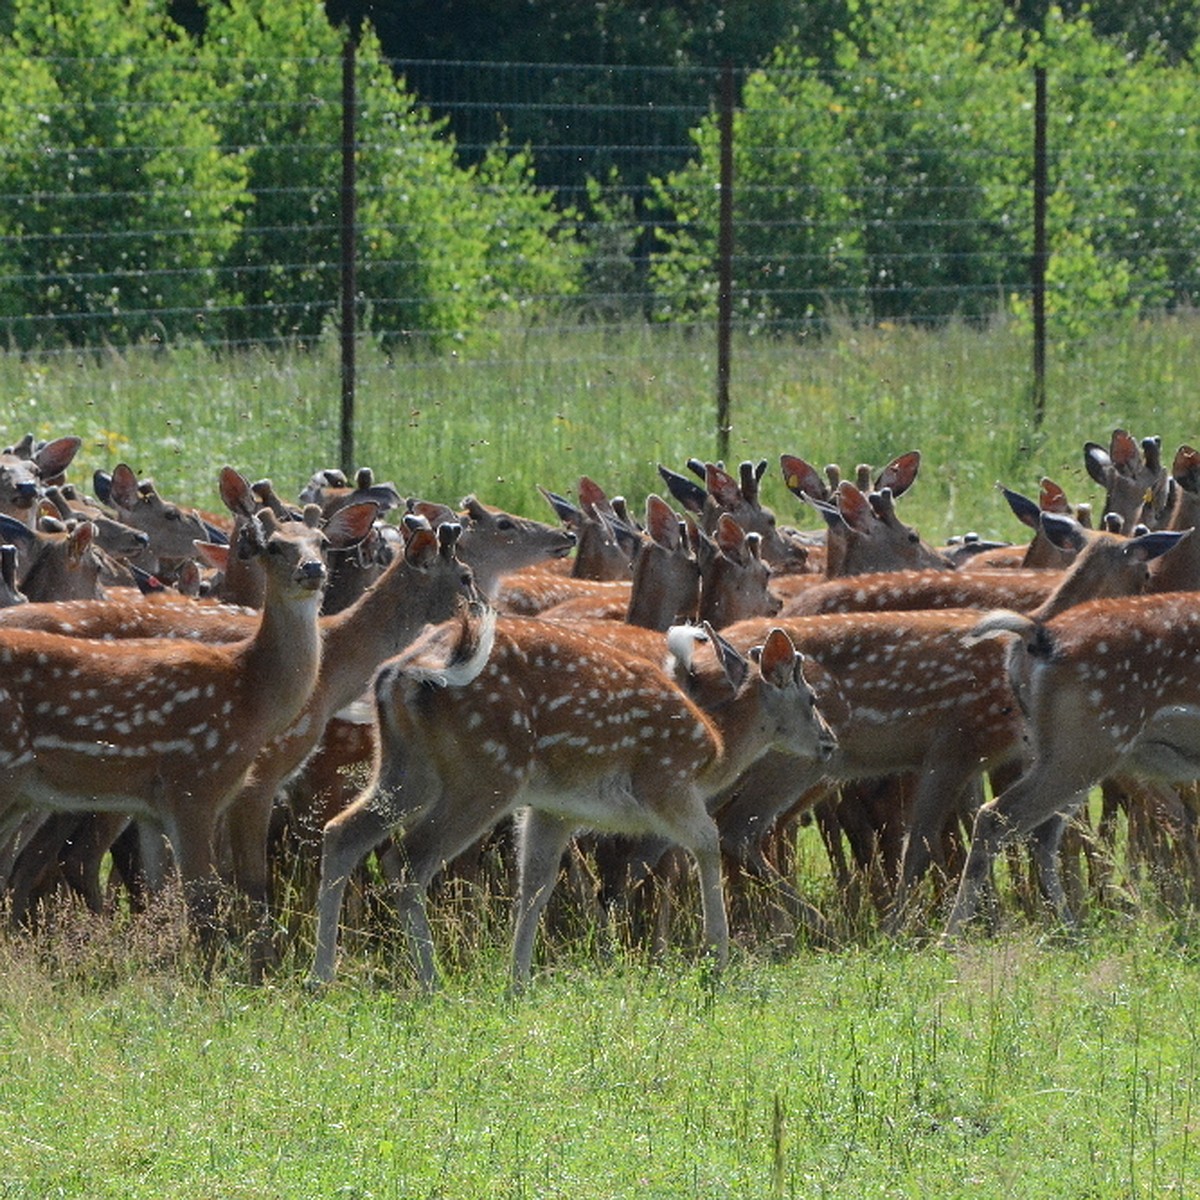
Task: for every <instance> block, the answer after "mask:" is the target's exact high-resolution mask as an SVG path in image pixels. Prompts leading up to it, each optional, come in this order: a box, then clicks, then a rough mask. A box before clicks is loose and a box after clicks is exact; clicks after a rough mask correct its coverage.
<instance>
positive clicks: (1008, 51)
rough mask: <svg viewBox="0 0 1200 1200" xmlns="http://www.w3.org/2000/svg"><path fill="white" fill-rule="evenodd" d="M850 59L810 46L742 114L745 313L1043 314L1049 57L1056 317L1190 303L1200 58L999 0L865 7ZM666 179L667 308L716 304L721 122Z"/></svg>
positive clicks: (748, 93)
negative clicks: (816, 52) (1137, 51)
mask: <svg viewBox="0 0 1200 1200" xmlns="http://www.w3.org/2000/svg"><path fill="white" fill-rule="evenodd" d="M839 46H840V49H839V53H838V60H837V70H835V71H821V70H819V69H818V64H816V63H815V62H812V61H810V60H808V59H806V58H805V57H804V55H803V54H802V52H801V49H800V48H799V46H798V44H795V43H793V44H791V45H790V46H785V47H783V48H781V49H780V51H779V52H778V53H777V55H776V56H775V58H774V59H773V61H772V63H771V64H770V66H769V68H768V69H766V70H764V71H762V72H757V73H754V74H752V75H750V76H749V77H748V79H747V81H746V84H745V87H744V89H743V94H742V98H741V107H740V109H739V111H738V113H737V116H736V118H735V124H734V158H735V183H734V198H735V228H736V242H737V249H736V266H735V274H736V281H735V291H736V295H737V297H738V301H739V304H740V305H741V307H740V309H739V310H738V311H739V312H740V314H741V315H742V316H743V317H744V318H745V320H746V324H747V327H750V328H753V327H755V325H756V324H757V325H763V324H770V323H771V322H773V321H778V320H786V321H789V322H804V321H807V320H809V319H810V318H812V317H813V316H814V315H816V316H822V315H826V314H828V313H831V312H832V313H843V314H848V315H851V316H858V317H866V318H870V319H875V320H880V319H895V318H905V319H918V320H928V319H934V320H944V319H946V318H948V317H951V316H963V317H967V318H972V319H976V318H981V317H987V316H989V315H990V314H993V313H995V312H996V311H998V310H999V309H1001V308H1002V306H1003V305H1004V304H1005V303H1008V304H1010V305H1011V307H1012V310H1013V311H1014V312H1015V313H1016V314H1017V315H1018V316H1019V317H1022V318H1025V317H1026V316H1027V315H1028V307H1029V302H1028V283H1029V274H1028V263H1029V258H1030V255H1031V253H1032V250H1033V245H1032V243H1033V223H1032V186H1033V185H1032V173H1033V113H1032V107H1033V85H1034V73H1033V67H1034V65H1035V64H1042V65H1045V66H1046V67H1047V71H1048V75H1049V79H1050V99H1049V110H1050V131H1049V138H1048V141H1049V154H1050V158H1051V195H1050V198H1049V203H1048V230H1049V239H1048V240H1049V247H1050V258H1049V263H1048V267H1047V279H1048V284H1049V287H1050V297H1049V302H1048V311H1049V312H1050V314H1051V316H1052V318H1054V319H1055V322H1056V324H1055V332H1056V334H1058V335H1059V336H1062V337H1071V336H1078V335H1079V334H1080V333H1082V332H1084V331H1086V330H1089V329H1092V328H1095V327H1097V326H1099V325H1106V324H1111V322H1112V321H1113V320H1114V319H1115V320H1126V321H1127V320H1129V319H1131V318H1133V317H1136V316H1137V315H1138V314H1140V313H1145V312H1148V311H1155V310H1161V309H1164V308H1171V307H1173V306H1175V305H1177V304H1180V303H1184V304H1186V303H1190V297H1192V296H1194V294H1195V289H1196V284H1197V282H1200V281H1197V273H1198V272H1200V241H1198V237H1200V216H1198V215H1197V214H1200V196H1198V195H1197V188H1198V187H1200V172H1198V171H1197V170H1196V166H1197V162H1198V160H1200V145H1198V143H1197V137H1198V136H1200V135H1198V134H1197V130H1196V125H1195V122H1194V120H1192V119H1190V117H1189V112H1190V111H1192V110H1194V105H1195V97H1196V94H1197V83H1198V82H1200V81H1198V79H1197V74H1196V70H1195V68H1194V67H1192V66H1191V65H1190V64H1184V65H1179V66H1172V65H1170V64H1169V63H1168V62H1166V61H1165V60H1164V59H1163V58H1162V57H1161V56H1159V55H1158V54H1156V53H1155V52H1154V51H1153V49H1147V50H1146V51H1145V52H1143V53H1142V54H1141V55H1140V56H1131V55H1128V54H1125V53H1123V52H1122V51H1121V50H1120V49H1119V48H1118V47H1117V46H1116V45H1114V44H1113V43H1112V42H1107V41H1104V40H1103V39H1101V38H1100V37H1098V36H1097V35H1096V33H1095V31H1094V29H1093V27H1092V25H1091V24H1089V23H1088V22H1087V21H1086V20H1084V19H1082V18H1080V19H1076V20H1071V21H1068V20H1065V19H1064V18H1063V17H1062V15H1061V14H1060V13H1058V12H1057V11H1053V12H1052V13H1051V15H1050V18H1049V19H1048V21H1047V23H1046V31H1045V34H1044V37H1043V36H1041V35H1036V36H1035V35H1031V34H1030V33H1029V32H1028V31H1027V30H1024V29H1022V28H1021V27H1020V26H1019V25H1018V23H1017V22H1016V21H1015V20H1014V19H1013V16H1012V14H1011V12H1010V10H1009V8H1008V7H1007V6H1006V5H1005V4H1003V3H1001V2H1000V0H991V2H990V3H984V4H978V3H968V2H967V0H923V2H922V3H916V4H913V3H908V2H904V3H901V2H899V0H880V2H878V3H874V4H871V5H863V6H861V7H858V8H856V9H855V10H854V13H853V14H852V16H851V18H850V20H849V22H848V24H847V27H846V29H845V31H844V33H843V34H842V35H841V37H840V39H839ZM695 144H696V153H695V157H694V159H693V162H692V163H691V164H689V165H688V166H687V167H685V168H683V169H681V170H679V171H676V172H673V173H672V174H670V175H668V176H667V177H666V178H665V179H664V180H662V181H660V182H659V183H658V185H657V187H658V197H659V201H660V205H661V207H662V209H663V210H664V212H665V216H664V219H663V221H662V225H661V242H662V247H661V251H660V253H659V254H658V256H657V258H656V261H655V265H654V270H653V279H654V282H655V285H656V288H657V293H658V294H657V296H656V311H657V312H658V314H659V315H660V316H662V317H664V318H671V317H674V316H675V315H676V314H678V313H681V312H689V311H691V312H703V313H711V311H712V308H713V305H714V303H715V284H714V282H713V275H714V271H713V262H714V257H715V245H716V237H717V230H716V223H717V220H716V217H717V195H716V193H715V190H714V189H713V187H712V181H713V180H714V179H715V178H716V177H717V175H718V159H719V152H720V148H719V143H718V138H717V121H716V118H715V117H710V118H709V119H707V120H706V121H705V122H704V123H703V124H702V125H701V126H700V127H699V128H698V129H697V131H696V133H695Z"/></svg>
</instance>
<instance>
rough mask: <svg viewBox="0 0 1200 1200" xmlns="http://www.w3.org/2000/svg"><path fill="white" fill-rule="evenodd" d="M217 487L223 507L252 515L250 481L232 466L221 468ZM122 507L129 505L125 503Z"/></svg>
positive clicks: (255, 505)
mask: <svg viewBox="0 0 1200 1200" xmlns="http://www.w3.org/2000/svg"><path fill="white" fill-rule="evenodd" d="M120 469H121V468H120V467H117V468H116V470H115V471H113V491H114V493H115V492H116V488H117V471H119V470H120ZM126 469H128V468H126ZM218 487H219V488H220V491H221V499H222V501H224V504H225V507H226V508H227V509H229V511H230V512H231V513H233V515H234V516H235V517H252V516H254V514H255V513H256V512H257V511H258V500H257V499H256V498H255V495H254V492H253V490H252V489H251V487H250V481H249V480H248V479H247V478H246V477H245V476H244V475H242V474H241V473H240V472H238V471H235V470H234V469H233V468H232V467H222V468H221V475H220V478H219V480H218ZM123 507H129V506H128V505H125V506H123Z"/></svg>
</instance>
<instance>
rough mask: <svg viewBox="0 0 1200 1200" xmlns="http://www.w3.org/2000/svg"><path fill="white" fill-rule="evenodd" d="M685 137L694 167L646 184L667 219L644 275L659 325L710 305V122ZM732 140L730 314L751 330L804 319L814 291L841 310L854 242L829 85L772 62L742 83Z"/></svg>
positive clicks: (849, 169)
mask: <svg viewBox="0 0 1200 1200" xmlns="http://www.w3.org/2000/svg"><path fill="white" fill-rule="evenodd" d="M694 136H695V141H696V146H697V152H698V157H697V159H696V160H695V161H694V162H693V163H692V164H691V165H690V166H688V167H686V168H684V169H683V170H681V171H677V172H675V173H674V174H672V175H671V176H669V177H668V178H667V179H666V180H665V181H660V182H658V183H657V190H658V197H659V200H660V203H661V205H662V206H663V207H665V208H669V209H670V210H671V212H672V217H673V220H672V223H671V224H670V225H668V226H664V227H661V228H660V229H659V237H660V239H661V244H662V247H663V248H662V250H661V251H660V252H659V253H657V254H656V255H655V259H654V266H653V269H652V279H653V282H654V286H655V291H656V295H655V316H656V317H658V318H659V319H661V320H674V319H677V318H678V317H680V316H681V315H705V316H708V315H711V314H712V313H713V312H714V311H715V309H716V301H717V295H716V280H715V277H714V274H713V272H712V269H711V264H712V262H713V260H714V258H715V254H716V241H717V213H718V205H719V201H720V196H719V192H718V190H717V189H716V188H714V187H713V180H714V178H719V168H718V159H719V154H720V132H719V121H718V118H717V117H716V116H715V115H714V116H712V117H710V118H709V119H708V120H706V121H705V122H704V123H703V124H701V126H700V127H699V128H698V129H697V130H696V132H695V135H694ZM733 144H734V177H735V184H734V197H735V218H734V220H735V224H736V226H737V230H738V233H737V237H738V248H737V265H736V269H735V277H734V295H735V299H736V304H737V310H736V311H737V314H738V316H740V317H741V318H743V319H744V320H745V323H746V325H747V326H748V327H750V328H754V327H756V326H759V325H764V324H767V325H769V324H770V323H771V322H772V321H774V320H775V319H776V318H778V317H787V318H793V319H794V318H797V317H799V318H806V317H809V316H812V315H813V314H814V313H817V312H820V311H822V310H823V308H824V302H823V299H822V297H823V295H824V296H826V297H828V296H830V295H833V296H835V297H837V298H838V300H839V301H840V302H841V303H843V304H847V305H848V304H849V300H848V297H851V296H852V295H853V293H854V291H855V290H856V289H857V288H858V287H859V286H860V285H861V280H862V271H863V267H862V248H861V241H862V239H861V233H860V231H859V229H858V226H857V222H856V220H855V219H854V218H855V213H854V209H855V202H854V198H853V196H854V190H855V189H854V178H855V163H854V159H853V154H852V147H851V144H850V139H849V131H848V125H847V119H846V114H845V110H844V107H843V105H841V104H840V103H838V100H837V96H836V93H835V91H834V89H833V88H832V87H830V86H829V85H828V84H826V83H825V82H824V81H822V80H821V79H820V78H818V77H817V76H816V75H815V74H814V72H813V70H812V64H810V63H805V62H797V61H796V60H795V59H794V58H793V59H789V58H788V57H787V56H785V55H782V54H781V55H780V56H778V57H777V58H776V60H775V62H773V63H772V66H771V69H770V70H769V71H761V72H755V73H753V74H752V75H751V76H750V77H749V78H748V79H747V81H746V84H745V87H744V89H743V94H742V104H741V107H740V108H739V110H738V111H737V112H736V113H735V115H734V123H733Z"/></svg>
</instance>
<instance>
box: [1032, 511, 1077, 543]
mask: <svg viewBox="0 0 1200 1200" xmlns="http://www.w3.org/2000/svg"><path fill="white" fill-rule="evenodd" d="M1041 526H1042V529H1043V530H1044V531H1045V534H1046V536H1047V537H1048V538H1049V539H1050V540H1051V541H1052V542H1053V543H1054V544H1055V545H1056V546H1057V547H1058V548H1059V549H1060V550H1075V551H1079V550H1082V549H1083V548H1084V546H1086V545H1087V534H1086V533H1085V532H1084V530H1083V526H1081V525H1080V524H1079V522H1078V521H1076V520H1075V519H1074V518H1073V517H1065V516H1062V515H1060V514H1059V513H1042V516H1041Z"/></svg>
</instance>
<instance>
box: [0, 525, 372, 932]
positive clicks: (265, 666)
mask: <svg viewBox="0 0 1200 1200" xmlns="http://www.w3.org/2000/svg"><path fill="white" fill-rule="evenodd" d="M370 515H371V514H369V513H363V512H362V511H358V512H352V511H351V510H347V515H346V517H345V519H344V520H339V521H338V522H337V524H336V525H334V526H333V527H332V528H327V529H326V530H325V531H324V532H321V531H319V530H317V529H314V528H311V527H309V526H308V525H307V524H305V523H301V522H297V523H292V524H289V525H283V526H278V527H276V525H275V523H274V521H273V520H271V519H269V518H267V517H262V518H259V519H257V520H256V521H255V523H254V524H253V525H252V526H251V527H249V529H248V531H247V534H246V536H245V537H244V538H243V539H242V541H241V544H240V546H239V548H238V552H239V553H241V554H246V555H261V556H262V558H263V559H264V561H265V562H266V563H267V568H268V593H267V603H266V605H265V606H264V609H263V613H262V616H261V619H260V620H259V622H258V625H257V627H256V628H255V630H254V632H253V634H252V636H250V637H248V638H246V639H244V640H242V641H238V642H233V643H230V644H226V645H207V644H201V643H196V642H190V641H181V640H165V639H164V640H145V641H141V640H138V641H123V642H103V641H92V640H85V639H80V638H72V637H64V636H60V635H50V634H46V633H43V632H40V631H29V630H18V629H5V630H3V631H0V665H2V666H3V674H2V676H0V727H2V728H3V729H4V730H5V731H6V732H5V737H4V742H3V747H2V748H0V814H2V820H3V825H4V828H5V829H9V828H12V827H13V825H15V823H16V822H17V821H19V820H20V819H21V817H22V815H23V814H24V813H25V812H26V811H28V810H30V809H47V810H50V811H92V810H105V809H107V810H115V811H118V812H126V813H129V814H130V815H133V816H136V817H139V818H141V819H143V820H146V821H149V822H151V823H153V824H156V825H158V826H159V827H161V828H162V829H163V830H164V831H165V832H166V834H167V836H168V838H169V839H170V841H171V844H172V847H173V849H174V851H175V855H176V860H177V863H178V867H179V871H180V874H181V876H182V879H183V883H184V890H185V895H186V898H187V900H188V904H189V908H190V911H191V914H192V918H193V922H194V925H195V928H196V929H197V931H198V932H199V933H200V934H201V935H202V936H205V937H206V936H207V935H208V934H210V933H211V930H212V928H213V917H214V905H215V900H216V872H215V863H214V856H213V831H214V828H215V826H216V822H217V820H218V818H219V817H220V815H221V814H222V812H223V811H224V810H225V808H226V807H227V806H228V804H229V803H230V801H231V800H232V798H233V796H234V795H235V794H236V792H237V790H238V788H239V787H240V786H241V785H242V783H243V781H244V779H245V776H246V772H247V771H248V770H249V769H250V767H251V765H252V764H253V762H254V759H255V757H256V756H257V754H258V751H259V748H260V746H261V745H262V744H263V742H265V741H267V740H269V739H270V738H272V737H274V736H276V735H277V734H278V733H279V732H281V731H282V730H283V729H284V728H286V727H287V725H288V724H289V723H290V722H291V721H293V720H294V719H295V717H296V715H297V714H298V713H299V712H300V710H301V709H302V708H303V706H304V704H305V702H306V701H307V699H308V696H309V693H310V691H311V689H312V687H313V684H314V682H315V679H316V674H317V669H318V666H319V663H320V657H321V642H320V637H319V635H318V628H317V610H318V607H319V604H320V592H321V587H322V585H323V584H324V582H325V565H324V561H323V550H324V546H325V545H326V544H327V543H328V542H330V541H345V542H349V541H351V540H353V538H354V537H357V536H361V534H362V531H363V525H362V520H363V517H364V516H365V517H366V518H367V519H368V520H369V518H370Z"/></svg>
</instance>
